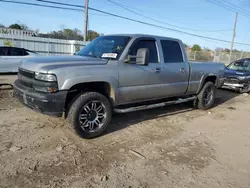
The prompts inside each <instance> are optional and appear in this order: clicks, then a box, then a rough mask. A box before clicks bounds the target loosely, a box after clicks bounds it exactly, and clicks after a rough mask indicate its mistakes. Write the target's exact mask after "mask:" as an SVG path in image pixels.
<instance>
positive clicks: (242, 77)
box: [238, 76, 250, 80]
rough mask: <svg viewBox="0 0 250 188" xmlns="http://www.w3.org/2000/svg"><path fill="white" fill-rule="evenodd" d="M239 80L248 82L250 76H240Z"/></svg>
mask: <svg viewBox="0 0 250 188" xmlns="http://www.w3.org/2000/svg"><path fill="white" fill-rule="evenodd" d="M238 79H239V80H247V79H250V76H238Z"/></svg>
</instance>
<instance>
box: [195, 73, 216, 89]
mask: <svg viewBox="0 0 250 188" xmlns="http://www.w3.org/2000/svg"><path fill="white" fill-rule="evenodd" d="M207 82H212V83H214V84H215V85H216V82H217V75H216V74H207V75H204V76H203V77H202V78H201V82H200V84H199V87H198V90H197V93H199V92H200V91H201V89H202V87H203V86H204V84H205V83H207Z"/></svg>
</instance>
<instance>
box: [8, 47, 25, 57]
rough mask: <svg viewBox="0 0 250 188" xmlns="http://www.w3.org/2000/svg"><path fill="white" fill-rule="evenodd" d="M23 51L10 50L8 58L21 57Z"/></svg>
mask: <svg viewBox="0 0 250 188" xmlns="http://www.w3.org/2000/svg"><path fill="white" fill-rule="evenodd" d="M23 52H24V50H23V49H20V48H10V51H9V54H10V56H23V55H24V53H23Z"/></svg>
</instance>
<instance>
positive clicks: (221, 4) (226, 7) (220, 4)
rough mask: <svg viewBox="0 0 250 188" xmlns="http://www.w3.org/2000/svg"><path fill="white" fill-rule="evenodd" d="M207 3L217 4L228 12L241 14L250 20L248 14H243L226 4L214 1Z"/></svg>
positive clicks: (210, 0)
mask: <svg viewBox="0 0 250 188" xmlns="http://www.w3.org/2000/svg"><path fill="white" fill-rule="evenodd" d="M207 1H208V2H210V3H213V4H215V5H217V6H219V7H222V8H224V9H227V10H229V11H231V12H233V13H236V12H238V13H239V14H241V15H243V16H245V17H248V18H250V16H249V15H248V14H246V13H244V12H242V11H239V10H237V9H235V8H234V7H232V6H229V5H226V4H224V3H221V2H219V1H215V0H214V1H212V0H207Z"/></svg>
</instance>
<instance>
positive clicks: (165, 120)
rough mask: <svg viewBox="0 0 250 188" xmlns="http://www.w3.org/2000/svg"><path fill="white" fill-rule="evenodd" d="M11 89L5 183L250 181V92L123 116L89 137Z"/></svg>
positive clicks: (0, 169) (1, 95) (6, 97)
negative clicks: (26, 103)
mask: <svg viewBox="0 0 250 188" xmlns="http://www.w3.org/2000/svg"><path fill="white" fill-rule="evenodd" d="M10 80H11V79H10ZM10 91H11V90H5V89H2V90H0V187H6V188H7V187H8V188H12V187H15V188H16V187H20V188H36V187H48V188H50V187H51V188H52V187H54V188H59V187H67V188H80V187H84V188H85V187H127V188H129V187H131V188H134V187H135V188H137V187H138V188H147V187H152V188H156V187H171V188H174V187H178V188H179V187H190V188H201V187H208V188H211V187H233V188H236V187H237V188H241V187H245V188H247V187H250V157H249V156H250V126H249V122H250V116H249V113H250V100H249V99H250V97H249V96H243V95H237V94H235V93H233V92H228V91H222V90H221V91H219V92H218V97H217V100H216V107H214V108H213V109H211V110H210V111H200V110H193V109H191V108H190V106H189V105H187V104H186V105H178V106H170V107H165V108H160V109H153V110H149V111H142V112H136V113H130V114H125V115H116V116H115V117H114V119H113V122H112V125H111V126H110V127H109V129H108V131H107V132H106V134H104V135H103V136H101V137H98V138H96V139H92V140H84V139H81V138H80V137H79V136H78V135H76V134H75V133H74V131H73V130H71V129H70V128H68V126H67V124H66V122H65V121H63V120H62V119H57V118H53V117H49V116H45V115H41V114H38V113H36V112H33V111H32V110H30V109H27V108H25V107H23V106H22V105H21V104H19V103H18V102H17V101H15V99H13V98H11V95H10V94H9V92H10Z"/></svg>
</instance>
